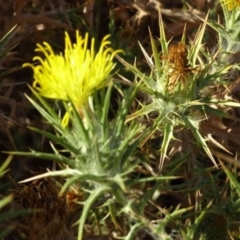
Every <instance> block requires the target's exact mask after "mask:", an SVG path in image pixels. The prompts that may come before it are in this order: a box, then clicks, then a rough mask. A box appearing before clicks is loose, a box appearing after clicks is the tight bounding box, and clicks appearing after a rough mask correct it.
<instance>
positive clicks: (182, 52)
mask: <svg viewBox="0 0 240 240" xmlns="http://www.w3.org/2000/svg"><path fill="white" fill-rule="evenodd" d="M207 18H208V16H206V18H205V20H204V21H203V24H202V26H201V27H200V28H199V30H198V32H197V33H196V37H195V39H194V40H193V41H192V42H190V44H187V43H186V37H185V32H184V33H183V36H182V39H181V41H180V42H178V43H172V42H171V41H169V42H168V41H167V40H166V37H165V32H164V28H163V22H162V19H161V16H160V18H159V19H160V22H159V26H160V36H161V37H160V39H159V41H160V45H161V52H159V51H158V49H157V47H156V43H155V40H154V38H153V37H152V35H151V33H150V40H151V46H152V56H150V55H148V54H147V52H146V50H145V49H144V48H143V46H142V45H141V44H140V47H141V50H142V52H143V54H144V56H145V58H146V62H147V64H148V65H149V67H150V69H151V73H150V75H147V74H146V73H145V72H141V71H140V70H139V69H138V68H137V67H136V66H134V65H131V64H129V63H127V62H125V61H124V60H123V59H122V58H119V60H120V61H121V62H122V63H123V64H124V66H126V68H127V69H129V70H130V71H132V72H133V73H134V74H135V76H136V79H135V83H133V84H138V85H140V86H139V89H140V91H141V92H142V93H143V94H144V95H145V99H146V100H147V101H145V102H144V101H141V102H140V104H139V105H140V107H139V108H140V109H139V110H138V111H136V112H133V113H132V114H131V115H129V117H128V120H129V121H131V120H133V119H142V118H145V120H146V121H148V122H150V123H152V126H153V128H154V130H153V131H152V132H151V134H150V135H149V136H148V138H147V139H149V138H150V137H154V136H155V137H159V136H160V137H162V143H161V146H159V148H160V161H159V169H160V170H162V169H163V164H164V162H165V161H166V160H167V159H170V158H172V157H173V156H174V155H175V154H176V153H178V152H181V153H188V154H189V159H190V160H191V162H192V163H193V164H194V160H195V159H196V157H197V156H199V152H200V153H201V150H200V149H203V150H204V151H205V153H206V154H207V156H208V157H209V158H210V159H211V160H212V162H213V163H214V165H215V166H216V167H217V162H216V161H215V159H214V157H213V154H212V152H211V147H210V146H212V145H213V146H214V147H217V148H221V149H223V150H225V151H227V150H226V148H225V146H223V145H222V143H221V142H220V141H217V140H216V139H214V137H212V134H213V131H211V130H210V129H209V128H208V129H207V128H205V127H204V125H206V124H208V119H209V118H212V117H213V119H221V118H223V117H224V118H230V119H231V118H233V117H232V116H230V115H228V114H227V111H226V109H227V108H228V107H231V106H232V107H235V106H240V105H239V104H238V103H236V102H234V100H232V99H231V96H229V94H228V93H225V94H219V91H216V89H224V90H226V89H225V88H224V84H225V83H226V82H225V81H226V79H225V76H226V74H227V73H228V72H229V70H230V68H231V65H230V63H229V64H224V65H223V66H221V67H218V68H217V69H215V70H212V66H213V64H214V62H216V58H217V54H216V56H213V57H211V56H210V55H209V54H208V53H207V51H206V50H205V49H204V47H203V37H204V34H205V31H206V25H207V22H208V19H207ZM128 84H129V82H128ZM225 92H226V91H225ZM214 116H215V117H214ZM147 139H146V141H147ZM143 144H144V143H143ZM210 144H211V145H210ZM194 146H195V147H194ZM193 149H195V151H194V150H193ZM199 150H200V151H199ZM196 151H198V153H196Z"/></svg>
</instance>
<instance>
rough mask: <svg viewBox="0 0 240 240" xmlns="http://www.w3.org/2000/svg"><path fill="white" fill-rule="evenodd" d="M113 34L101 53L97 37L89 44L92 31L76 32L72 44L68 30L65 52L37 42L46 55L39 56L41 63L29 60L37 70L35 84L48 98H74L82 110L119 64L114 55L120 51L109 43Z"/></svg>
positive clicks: (101, 49)
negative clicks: (96, 44)
mask: <svg viewBox="0 0 240 240" xmlns="http://www.w3.org/2000/svg"><path fill="white" fill-rule="evenodd" d="M108 38H109V35H108V36H106V37H104V39H103V40H102V42H101V46H100V49H99V51H98V52H95V49H94V48H95V40H94V38H93V39H92V40H91V45H90V49H88V48H87V45H88V34H86V35H85V37H84V38H82V37H81V36H80V35H79V32H78V31H76V43H75V44H72V42H71V40H70V38H69V35H68V33H65V50H64V53H60V54H55V53H54V52H53V50H52V48H51V46H50V45H49V44H48V43H47V42H44V43H43V44H42V45H41V44H37V48H36V50H35V51H36V52H41V53H43V54H44V56H45V58H44V59H43V58H41V57H39V56H36V57H34V58H33V60H34V61H38V62H39V64H38V65H36V66H35V65H33V64H30V63H26V64H24V65H23V66H29V67H31V68H32V69H33V72H34V83H33V87H34V88H35V89H36V90H37V91H38V92H39V93H40V94H41V95H42V96H43V97H46V98H52V99H58V100H65V101H67V100H69V99H70V100H71V101H72V103H73V104H74V106H75V107H76V108H77V109H79V108H81V107H82V106H84V105H85V104H87V102H88V98H89V96H90V95H91V94H92V93H93V91H94V90H96V89H100V88H102V87H104V86H106V84H107V83H108V76H109V74H110V72H111V71H112V70H113V68H114V67H115V64H114V63H113V58H114V56H115V55H116V53H118V52H119V51H120V50H117V51H113V50H112V49H111V48H108V47H107V46H108V45H109V44H110V41H108Z"/></svg>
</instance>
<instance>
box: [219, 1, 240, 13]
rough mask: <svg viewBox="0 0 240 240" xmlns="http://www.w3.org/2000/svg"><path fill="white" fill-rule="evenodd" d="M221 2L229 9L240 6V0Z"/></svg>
mask: <svg viewBox="0 0 240 240" xmlns="http://www.w3.org/2000/svg"><path fill="white" fill-rule="evenodd" d="M221 2H222V5H223V6H226V7H227V9H228V10H229V11H231V10H233V9H236V8H238V7H240V0H221Z"/></svg>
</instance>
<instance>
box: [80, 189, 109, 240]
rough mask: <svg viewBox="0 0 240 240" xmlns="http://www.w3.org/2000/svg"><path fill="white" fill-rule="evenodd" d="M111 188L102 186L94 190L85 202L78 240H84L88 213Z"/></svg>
mask: <svg viewBox="0 0 240 240" xmlns="http://www.w3.org/2000/svg"><path fill="white" fill-rule="evenodd" d="M108 190H109V188H108V187H107V186H102V187H99V188H97V189H96V190H94V191H93V192H92V193H91V194H90V196H89V197H88V199H87V200H86V201H85V202H84V206H83V210H82V214H81V217H80V220H79V227H78V240H82V239H83V238H82V237H83V230H84V224H85V221H86V219H87V217H88V213H89V211H90V209H91V207H92V206H93V204H94V203H95V202H96V200H97V199H98V198H99V197H100V196H101V195H102V194H104V193H105V192H107V191H108Z"/></svg>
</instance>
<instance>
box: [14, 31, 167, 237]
mask: <svg viewBox="0 0 240 240" xmlns="http://www.w3.org/2000/svg"><path fill="white" fill-rule="evenodd" d="M106 39H107V38H104V40H103V42H102V45H101V46H100V50H99V51H98V52H96V54H95V51H94V47H95V46H94V40H92V44H91V49H90V50H88V49H87V40H88V38H87V37H86V38H85V39H81V37H79V36H78V32H77V43H76V44H74V45H72V44H71V43H70V41H69V37H68V35H66V39H65V40H66V49H65V53H64V54H59V55H56V54H54V53H53V51H52V50H51V47H50V46H49V45H48V44H47V43H44V46H45V48H44V47H43V46H40V45H38V48H37V51H41V52H44V54H45V57H46V59H41V58H39V57H35V58H34V60H39V65H36V66H34V65H32V64H25V65H24V66H26V67H28V66H30V67H31V68H33V70H34V79H35V82H34V84H33V88H32V87H31V90H32V92H33V94H34V95H35V97H36V99H37V101H35V100H33V99H32V98H30V97H29V96H27V98H28V99H29V101H30V102H31V103H32V104H33V106H34V107H35V108H36V109H37V110H38V111H39V112H40V113H41V115H42V116H43V117H44V118H45V120H46V121H47V122H48V123H49V124H50V125H51V126H52V127H53V128H54V129H55V131H56V133H55V134H53V133H50V132H46V131H42V130H39V129H35V128H32V127H30V129H32V130H34V131H36V132H38V133H40V134H41V135H43V136H46V137H47V138H48V139H50V140H51V143H50V144H51V146H52V150H53V152H54V153H44V152H35V151H32V152H31V153H19V152H13V154H18V155H19V154H20V155H22V156H34V157H39V158H41V159H49V160H53V161H54V162H57V163H59V166H60V167H61V170H57V171H50V172H48V173H46V174H42V175H39V176H36V177H33V178H32V179H29V180H33V179H38V178H42V177H55V176H61V177H63V178H66V182H65V184H63V187H62V190H61V194H64V193H65V192H66V191H67V190H68V188H69V187H71V186H74V187H75V188H76V189H79V191H81V192H82V193H83V194H82V195H83V197H82V200H81V202H79V201H78V203H79V204H80V205H82V211H81V214H80V217H79V221H78V223H77V224H78V226H79V231H78V239H79V240H80V239H82V238H83V236H84V224H85V222H86V219H87V218H88V217H89V215H90V214H91V210H92V208H93V207H94V206H95V205H98V204H97V203H98V201H99V200H101V201H103V203H102V204H100V206H98V208H101V205H103V206H102V208H103V209H105V208H106V207H107V208H109V209H110V212H111V214H110V216H109V214H107V216H106V218H105V220H104V219H102V221H106V219H109V218H111V222H113V223H114V224H116V226H118V223H117V220H116V218H118V217H120V216H121V215H125V214H126V215H127V216H128V217H130V219H129V226H127V227H128V228H129V233H128V234H127V236H126V239H134V236H135V235H136V232H137V231H138V230H139V229H141V228H146V227H147V228H150V231H152V232H156V231H157V230H156V227H154V226H152V225H151V224H149V220H147V219H146V218H145V217H144V215H143V214H142V212H143V209H144V206H143V205H141V204H140V203H139V201H138V204H139V205H141V206H138V207H137V206H136V203H134V200H133V199H131V197H130V198H129V195H131V191H130V188H131V187H132V186H133V185H134V184H136V183H137V181H135V183H134V181H130V179H129V175H130V174H131V173H132V172H133V171H134V169H135V168H136V167H138V166H139V164H140V163H141V161H142V159H143V156H141V157H140V156H139V154H138V151H139V145H140V142H141V141H143V139H144V138H145V137H146V133H145V132H143V131H142V126H141V124H139V123H137V122H131V123H126V120H127V119H126V117H127V114H128V113H129V110H130V107H131V105H132V102H133V100H134V98H135V94H136V92H137V89H138V88H137V87H135V88H130V89H129V90H127V91H125V92H123V91H122V90H120V89H119V93H120V94H121V95H122V101H121V102H119V106H118V110H116V111H115V112H114V115H115V118H114V119H113V120H109V113H110V109H111V104H110V99H111V92H112V88H113V83H112V82H111V80H109V76H108V75H109V74H110V72H111V70H113V68H114V66H115V63H114V62H113V56H114V55H115V54H116V53H117V52H119V50H117V51H113V50H112V49H110V48H105V47H106V46H107V45H108V44H109V42H106ZM79 69H80V70H79ZM107 84H108V88H107V89H106V88H103V87H104V86H106V85H107ZM100 88H103V89H100ZM99 89H100V90H99ZM45 97H46V98H52V99H56V100H58V101H61V102H62V104H63V106H64V107H65V110H66V112H67V121H65V120H64V121H63V119H66V115H65V116H64V117H63V118H62V117H61V116H59V114H58V112H56V111H55V110H53V109H52V108H51V106H50V105H49V103H47V101H46V100H45ZM63 123H64V124H63ZM60 146H61V147H60ZM160 178H161V177H160ZM152 180H153V178H151V177H150V178H149V179H148V180H146V181H152ZM144 199H145V198H144ZM144 201H145V202H147V200H146V199H145V200H144ZM117 206H120V208H119V207H117ZM111 209H112V210H111ZM116 209H119V210H118V211H117V210H116ZM161 230H163V229H161ZM162 234H164V233H162Z"/></svg>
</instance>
